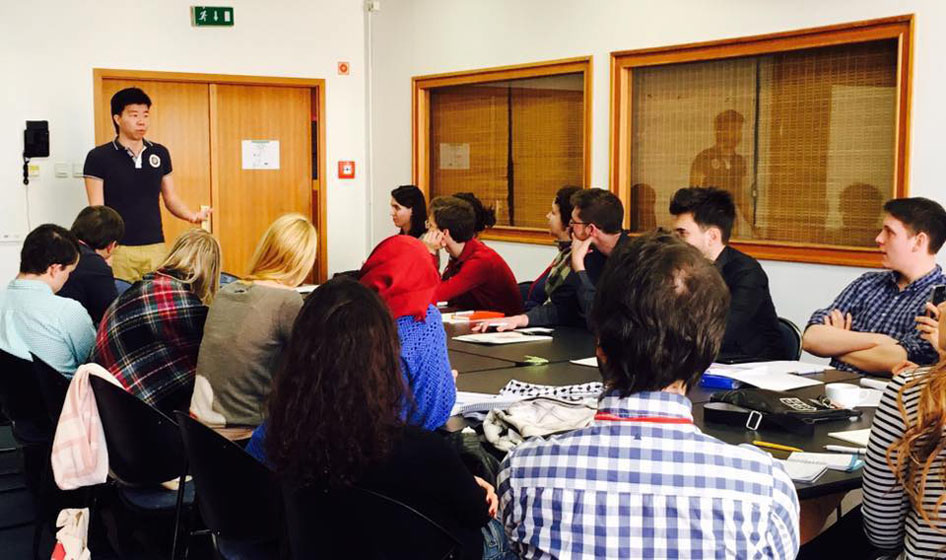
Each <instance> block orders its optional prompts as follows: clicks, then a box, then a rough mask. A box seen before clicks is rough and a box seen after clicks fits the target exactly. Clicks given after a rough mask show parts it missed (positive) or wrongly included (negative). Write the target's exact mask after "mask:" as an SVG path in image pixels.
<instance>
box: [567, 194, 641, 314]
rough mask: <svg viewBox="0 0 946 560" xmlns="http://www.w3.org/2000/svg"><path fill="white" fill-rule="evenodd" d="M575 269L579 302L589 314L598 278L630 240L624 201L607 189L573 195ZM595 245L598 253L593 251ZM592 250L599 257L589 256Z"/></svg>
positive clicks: (573, 259) (583, 310)
mask: <svg viewBox="0 0 946 560" xmlns="http://www.w3.org/2000/svg"><path fill="white" fill-rule="evenodd" d="M571 202H572V219H571V221H570V222H569V226H570V227H571V230H572V270H573V271H574V272H575V275H576V276H577V278H578V302H579V306H580V307H581V310H582V313H583V314H584V316H585V317H587V316H588V313H589V311H590V310H591V305H592V304H593V303H594V301H595V293H596V292H597V285H598V279H599V278H600V277H601V273H602V272H603V271H604V265H605V264H606V263H607V260H608V257H609V256H611V253H612V252H614V249H615V248H616V247H617V246H618V245H621V244H622V243H624V242H625V241H627V239H628V235H627V232H626V231H624V230H622V229H621V223H622V222H623V221H624V205H623V204H621V199H619V198H618V197H616V196H614V194H613V193H611V192H610V191H606V190H604V189H585V190H581V191H579V192H577V193H575V194H574V195H572V200H571ZM592 247H594V253H590V251H591V249H592ZM590 254H597V255H598V257H597V258H591V259H586V258H585V257H587V256H590Z"/></svg>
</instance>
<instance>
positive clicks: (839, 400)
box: [824, 383, 870, 408]
mask: <svg viewBox="0 0 946 560" xmlns="http://www.w3.org/2000/svg"><path fill="white" fill-rule="evenodd" d="M824 394H825V395H826V396H827V397H828V398H829V399H831V401H832V402H834V403H836V404H838V405H840V406H843V407H844V408H854V407H855V406H857V405H859V404H861V403H862V402H864V400H865V399H867V397H868V396H869V395H870V390H869V389H864V388H862V387H858V386H857V385H852V384H851V383H829V384H827V385H825V386H824Z"/></svg>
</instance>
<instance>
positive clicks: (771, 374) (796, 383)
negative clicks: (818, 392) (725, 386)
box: [707, 364, 824, 391]
mask: <svg viewBox="0 0 946 560" xmlns="http://www.w3.org/2000/svg"><path fill="white" fill-rule="evenodd" d="M707 373H711V374H713V375H721V376H723V377H728V378H730V379H735V380H736V381H742V382H743V383H747V384H749V385H752V386H753V387H758V388H760V389H768V390H770V391H792V390H794V389H800V388H802V387H811V386H813V385H823V384H824V383H822V382H821V381H816V380H814V379H808V378H805V377H801V376H799V375H794V374H791V373H780V372H777V371H769V370H768V369H766V368H753V367H746V364H713V365H711V366H710V368H709V370H708V371H707Z"/></svg>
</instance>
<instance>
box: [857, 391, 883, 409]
mask: <svg viewBox="0 0 946 560" xmlns="http://www.w3.org/2000/svg"><path fill="white" fill-rule="evenodd" d="M865 391H867V395H866V396H865V398H863V399H861V402H860V404H858V405H857V407H861V406H865V407H878V406H880V397H882V396H883V394H884V392H883V391H878V390H877V389H865ZM857 407H855V408H857Z"/></svg>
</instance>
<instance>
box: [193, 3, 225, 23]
mask: <svg viewBox="0 0 946 560" xmlns="http://www.w3.org/2000/svg"><path fill="white" fill-rule="evenodd" d="M191 16H192V17H193V18H194V20H193V23H194V25H195V26H196V27H204V26H214V25H216V26H221V25H222V26H227V27H233V8H224V7H221V6H193V13H192V14H191Z"/></svg>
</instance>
